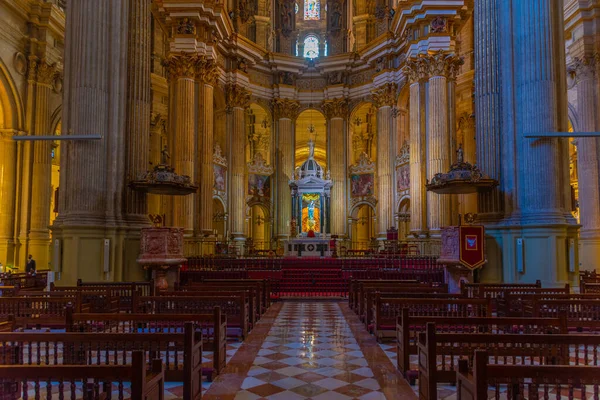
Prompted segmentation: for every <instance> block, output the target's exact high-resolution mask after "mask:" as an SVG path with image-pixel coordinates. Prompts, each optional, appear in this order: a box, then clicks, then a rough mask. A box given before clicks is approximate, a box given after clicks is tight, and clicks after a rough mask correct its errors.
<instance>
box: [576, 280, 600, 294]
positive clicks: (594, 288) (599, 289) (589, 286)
mask: <svg viewBox="0 0 600 400" xmlns="http://www.w3.org/2000/svg"><path fill="white" fill-rule="evenodd" d="M579 287H580V291H581V293H583V294H589V293H600V283H598V282H582V283H581V285H580V286H579Z"/></svg>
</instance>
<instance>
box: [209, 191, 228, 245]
mask: <svg viewBox="0 0 600 400" xmlns="http://www.w3.org/2000/svg"><path fill="white" fill-rule="evenodd" d="M212 203H213V205H212V208H213V233H214V235H215V238H216V239H217V240H227V237H226V233H227V232H226V231H225V220H226V219H227V218H226V217H227V216H226V214H225V206H224V205H223V202H222V201H221V199H219V198H217V197H213V201H212Z"/></svg>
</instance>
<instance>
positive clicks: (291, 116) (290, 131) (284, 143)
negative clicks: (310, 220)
mask: <svg viewBox="0 0 600 400" xmlns="http://www.w3.org/2000/svg"><path fill="white" fill-rule="evenodd" d="M273 108H274V111H275V119H276V121H277V148H276V150H275V154H276V156H275V160H276V163H277V169H276V171H277V196H276V201H277V203H276V207H277V237H278V238H279V239H285V238H287V237H288V235H289V234H290V227H289V223H290V221H291V219H292V195H291V192H290V186H289V181H290V179H292V176H293V172H294V121H295V120H296V117H297V116H298V110H299V108H300V104H299V103H298V102H297V101H295V100H289V99H275V100H274V101H273Z"/></svg>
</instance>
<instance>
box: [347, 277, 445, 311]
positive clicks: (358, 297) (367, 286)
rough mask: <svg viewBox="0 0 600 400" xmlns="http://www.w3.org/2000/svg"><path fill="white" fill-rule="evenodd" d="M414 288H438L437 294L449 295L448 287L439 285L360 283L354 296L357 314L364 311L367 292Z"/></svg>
mask: <svg viewBox="0 0 600 400" xmlns="http://www.w3.org/2000/svg"><path fill="white" fill-rule="evenodd" d="M393 286H397V287H412V288H415V289H417V288H422V289H424V290H427V288H432V287H436V291H437V292H442V293H443V292H445V293H448V286H447V285H445V284H441V285H438V284H437V283H436V284H434V283H412V282H404V281H402V280H377V281H360V282H358V289H357V291H358V292H357V293H356V294H355V295H354V303H355V312H356V313H357V314H359V315H360V314H361V312H363V309H362V308H361V302H362V301H363V299H364V297H365V294H364V293H365V291H367V290H376V289H378V288H382V289H383V288H386V287H393Z"/></svg>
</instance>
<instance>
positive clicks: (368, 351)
mask: <svg viewBox="0 0 600 400" xmlns="http://www.w3.org/2000/svg"><path fill="white" fill-rule="evenodd" d="M203 398H205V399H220V400H225V399H239V400H245V399H250V400H254V399H269V400H278V399H283V400H296V399H315V400H321V399H323V400H338V399H339V400H346V399H362V400H370V399H399V398H403V399H412V398H416V396H415V395H414V392H413V390H412V388H411V387H410V386H409V385H408V384H407V383H406V382H405V381H404V380H403V379H402V378H401V376H400V375H399V373H398V372H397V370H396V368H395V367H394V365H393V364H392V362H391V361H390V359H389V358H388V357H387V356H386V354H385V353H384V351H383V349H382V348H381V347H379V345H378V344H377V343H376V341H375V339H374V338H373V337H372V336H371V335H369V334H368V333H367V332H366V330H365V329H364V326H363V325H362V324H361V323H360V321H359V320H358V318H357V317H356V315H355V314H354V313H353V312H352V311H351V310H350V309H349V308H348V306H347V304H346V303H344V302H339V303H338V302H326V301H321V302H283V303H277V304H274V305H273V306H272V307H271V309H270V310H269V312H268V313H267V314H266V315H265V316H264V317H263V318H262V319H261V321H260V323H259V324H258V325H257V326H256V328H255V329H254V330H253V331H252V333H251V334H250V336H249V337H248V339H247V340H246V341H245V342H244V343H243V344H242V346H241V347H240V348H239V349H238V350H237V352H236V353H235V355H234V356H233V357H232V359H231V361H230V363H229V365H228V366H227V368H226V370H225V371H224V372H223V373H222V374H221V376H219V377H218V378H217V379H216V380H215V382H213V383H212V384H211V385H210V387H209V389H208V391H207V392H206V394H205V396H204V397H203Z"/></svg>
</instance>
